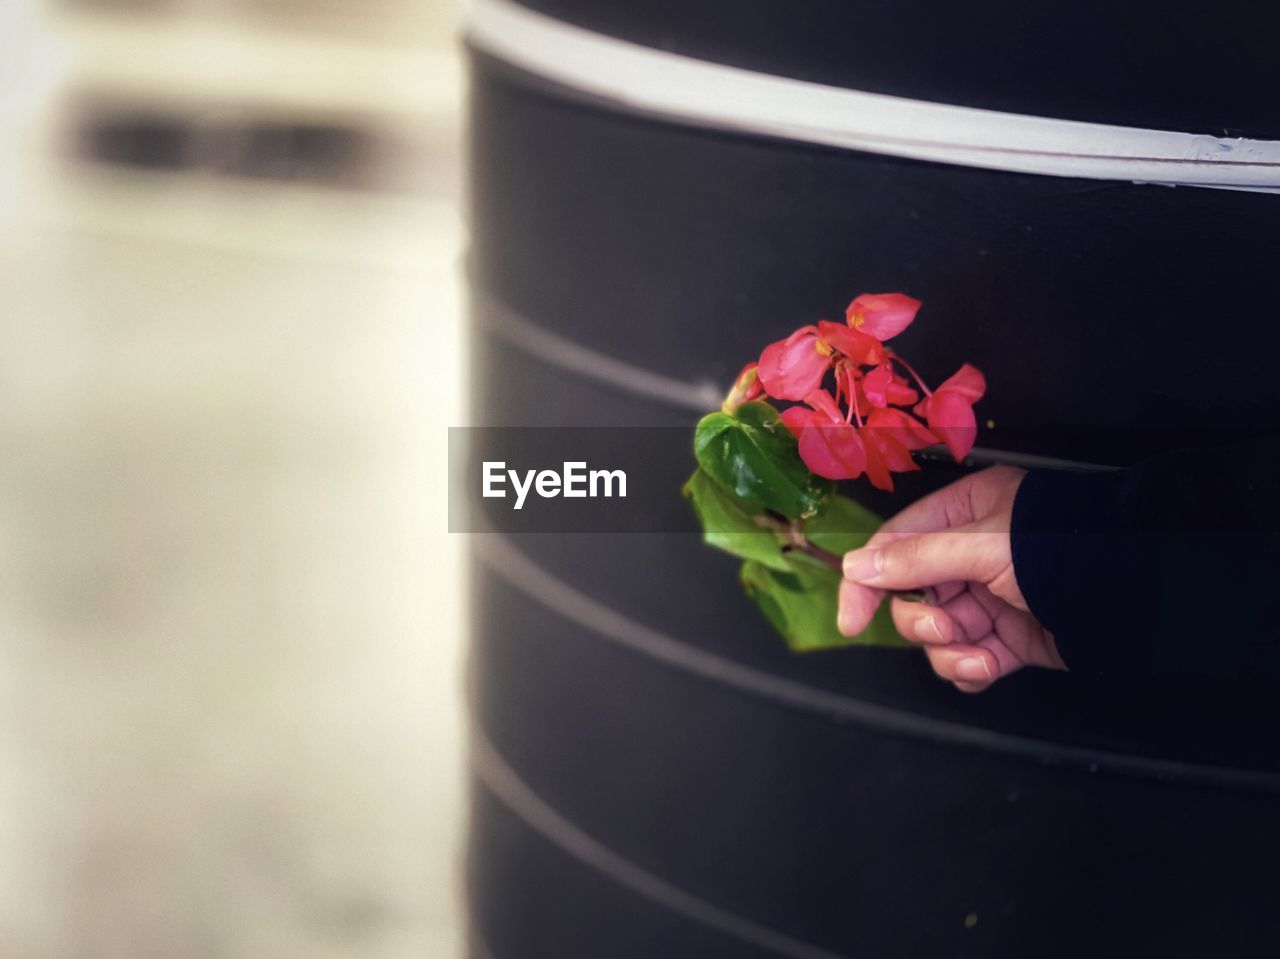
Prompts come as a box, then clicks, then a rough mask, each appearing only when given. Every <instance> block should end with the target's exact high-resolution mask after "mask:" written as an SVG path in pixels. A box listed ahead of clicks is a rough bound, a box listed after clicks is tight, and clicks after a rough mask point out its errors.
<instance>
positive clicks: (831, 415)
mask: <svg viewBox="0 0 1280 959" xmlns="http://www.w3.org/2000/svg"><path fill="white" fill-rule="evenodd" d="M804 401H805V402H806V403H808V404H809V405H810V406H811V407H813V408H814V409H815V410H817V413H816V414H815V415H816V416H817V417H818V419H817V422H819V423H821V422H822V421H823V420H824V419H825V420H826V421H827V422H829V423H839V424H840V425H841V426H846V425H848V424H846V423H845V420H844V414H843V413H841V412H840V404H838V403H837V402H836V401H835V400H834V399H832V398H831V394H830V393H828V392H827V391H826V390H814V391H813V392H812V393H810V394H809V395H808V396H806V397H805V398H804Z"/></svg>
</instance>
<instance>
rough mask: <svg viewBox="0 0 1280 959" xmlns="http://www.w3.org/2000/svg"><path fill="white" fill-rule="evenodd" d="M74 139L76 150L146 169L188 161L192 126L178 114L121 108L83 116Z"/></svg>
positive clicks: (181, 163)
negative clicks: (83, 118) (115, 111)
mask: <svg viewBox="0 0 1280 959" xmlns="http://www.w3.org/2000/svg"><path fill="white" fill-rule="evenodd" d="M76 139H77V153H80V154H81V155H83V156H86V157H92V158H93V159H95V160H98V161H100V162H104V163H116V164H123V165H125V166H136V167H144V168H147V169H180V168H182V167H185V166H189V165H190V163H191V156H192V150H191V140H192V129H191V126H190V124H189V123H187V122H186V120H185V119H184V118H183V117H181V116H175V115H169V114H164V113H159V112H156V113H147V112H138V113H134V112H129V111H122V112H119V113H116V114H114V115H112V114H108V115H105V116H101V117H86V118H85V120H84V122H83V124H82V125H81V126H80V128H79V130H78V131H77V137H76Z"/></svg>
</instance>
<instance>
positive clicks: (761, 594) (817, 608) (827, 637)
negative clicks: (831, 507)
mask: <svg viewBox="0 0 1280 959" xmlns="http://www.w3.org/2000/svg"><path fill="white" fill-rule="evenodd" d="M742 585H743V587H744V588H745V589H746V591H747V595H748V596H750V597H751V599H752V600H753V601H754V602H755V604H756V605H757V606H758V607H760V611H761V612H762V613H764V616H765V618H766V619H768V620H769V622H770V623H772V624H773V627H774V628H775V629H776V630H777V631H778V632H779V633H781V634H782V637H783V639H785V640H786V641H787V645H788V646H790V647H791V649H792V650H794V651H795V652H798V653H802V652H811V651H813V650H817V649H834V648H837V647H840V646H899V647H901V646H906V645H908V644H907V642H906V641H905V640H904V639H903V638H902V637H901V636H899V635H898V632H897V630H895V629H894V628H893V620H892V619H891V618H890V617H889V610H888V607H887V606H881V607H880V609H879V610H877V612H876V615H875V617H874V618H873V619H872V620H871V623H870V625H869V626H868V627H867V628H866V629H865V630H863V631H862V632H861V633H860V634H859V635H857V636H854V637H849V636H842V635H841V634H840V631H839V630H838V629H837V628H836V604H837V599H838V591H839V588H840V575H839V574H838V573H836V572H835V571H834V570H832V569H829V568H827V567H824V566H817V565H809V564H803V565H801V564H798V563H797V564H794V565H793V566H792V568H791V569H790V570H789V571H787V572H782V571H779V570H774V569H770V568H769V567H767V566H765V565H764V564H762V563H757V562H747V563H744V564H743V565H742Z"/></svg>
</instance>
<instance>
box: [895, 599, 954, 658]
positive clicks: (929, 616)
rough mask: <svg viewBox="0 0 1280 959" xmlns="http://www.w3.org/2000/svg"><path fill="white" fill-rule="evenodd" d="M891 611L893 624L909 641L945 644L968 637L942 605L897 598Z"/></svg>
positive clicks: (935, 644) (936, 644) (937, 644)
mask: <svg viewBox="0 0 1280 959" xmlns="http://www.w3.org/2000/svg"><path fill="white" fill-rule="evenodd" d="M889 611H890V613H891V614H892V615H893V625H894V626H895V627H896V628H897V630H898V632H899V633H901V634H902V638H903V639H905V640H907V641H908V642H915V643H924V644H925V645H927V646H945V645H947V644H948V643H954V642H955V641H956V640H958V639H959V640H963V639H966V638H967V637H966V636H965V634H964V632H963V631H962V630H961V629H960V627H959V626H958V625H957V624H956V622H955V620H953V619H952V618H951V617H950V616H949V615H948V614H947V611H946V610H945V609H944V608H942V607H938V606H927V605H925V604H924V603H908V602H906V601H905V600H901V599H895V600H894V601H893V602H892V603H891V604H890V606H889Z"/></svg>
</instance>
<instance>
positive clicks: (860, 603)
mask: <svg viewBox="0 0 1280 959" xmlns="http://www.w3.org/2000/svg"><path fill="white" fill-rule="evenodd" d="M883 599H884V591H883V590H879V589H872V588H870V587H868V586H863V585H861V584H860V583H854V582H851V581H850V580H847V579H846V580H842V581H841V583H840V598H839V606H838V610H839V612H838V614H837V616H836V628H837V629H839V630H840V632H841V634H842V635H844V636H857V635H858V634H859V633H860V632H862V631H863V630H864V629H866V628H867V626H868V625H869V624H870V623H871V617H872V616H874V615H875V614H876V610H877V609H879V608H880V602H881V601H882V600H883Z"/></svg>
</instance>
